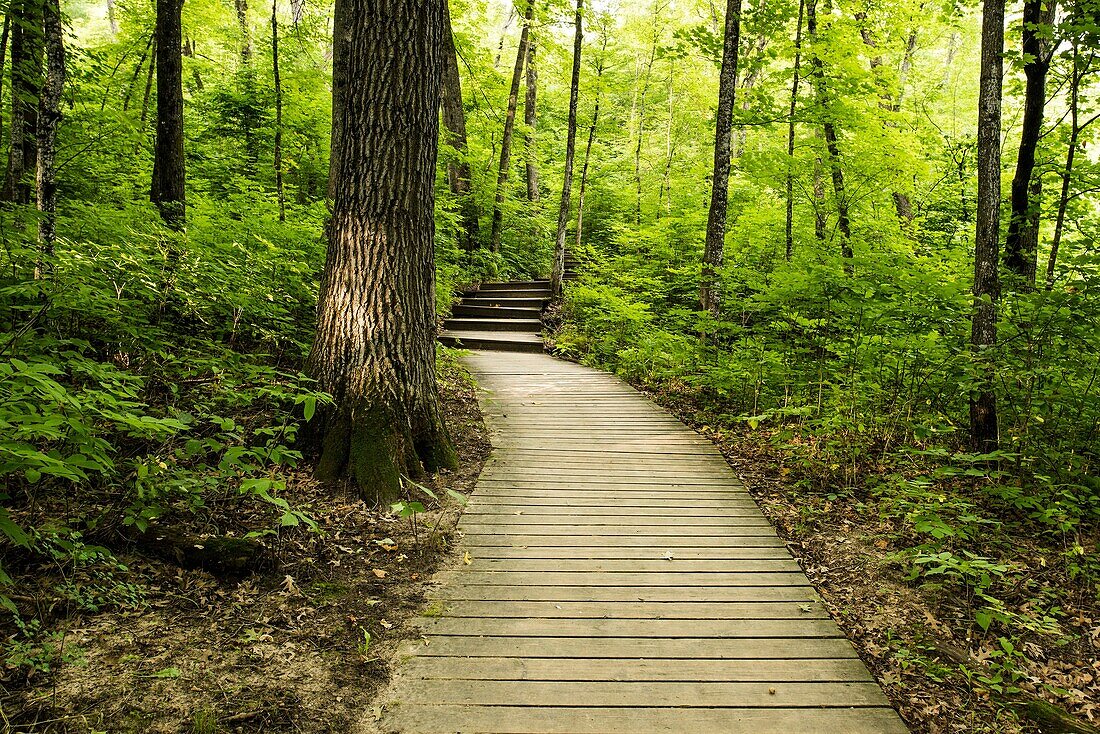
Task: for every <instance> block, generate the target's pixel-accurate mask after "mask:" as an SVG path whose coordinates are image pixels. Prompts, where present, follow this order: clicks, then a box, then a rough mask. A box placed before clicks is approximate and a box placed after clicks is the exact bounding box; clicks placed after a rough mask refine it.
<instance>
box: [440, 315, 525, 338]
mask: <svg viewBox="0 0 1100 734" xmlns="http://www.w3.org/2000/svg"><path fill="white" fill-rule="evenodd" d="M443 328H444V329H446V330H447V331H514V332H518V333H521V334H537V333H539V332H540V331H542V322H541V321H539V320H538V319H464V318H457V319H447V320H446V321H445V322H444V323H443Z"/></svg>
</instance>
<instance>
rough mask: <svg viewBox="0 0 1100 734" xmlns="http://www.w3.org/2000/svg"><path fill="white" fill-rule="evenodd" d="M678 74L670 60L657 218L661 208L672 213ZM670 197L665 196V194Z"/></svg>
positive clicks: (674, 64) (673, 62)
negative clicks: (663, 153)
mask: <svg viewBox="0 0 1100 734" xmlns="http://www.w3.org/2000/svg"><path fill="white" fill-rule="evenodd" d="M675 74H676V63H675V61H671V60H670V61H669V65H668V117H667V118H666V120H665V170H664V173H663V174H662V175H661V190H660V192H659V193H658V194H657V219H660V218H661V210H662V209H665V211H666V212H667V213H668V214H672V158H673V153H674V152H675V150H676V146H674V145H673V143H672V123H673V121H674V119H675V114H674V113H675V107H676V91H675V86H674V84H673V82H674V77H675ZM666 194H667V195H668V198H667V199H666V198H665V195H666Z"/></svg>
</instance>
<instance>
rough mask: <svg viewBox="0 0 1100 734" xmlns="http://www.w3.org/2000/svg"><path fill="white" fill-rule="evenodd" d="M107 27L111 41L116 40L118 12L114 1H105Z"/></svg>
mask: <svg viewBox="0 0 1100 734" xmlns="http://www.w3.org/2000/svg"><path fill="white" fill-rule="evenodd" d="M107 26H108V28H110V30H111V40H112V41H114V40H115V39H117V38H118V11H117V9H116V8H115V0H107Z"/></svg>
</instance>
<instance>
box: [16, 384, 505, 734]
mask: <svg viewBox="0 0 1100 734" xmlns="http://www.w3.org/2000/svg"><path fill="white" fill-rule="evenodd" d="M441 367H442V373H441V375H440V380H441V383H440V386H441V390H442V393H443V399H444V404H445V411H446V418H447V423H448V426H449V428H450V431H451V436H452V438H453V439H454V441H455V448H456V450H457V452H458V456H459V459H460V462H461V463H460V466H459V468H458V469H457V470H456V471H453V472H449V471H448V472H442V473H440V474H439V475H437V476H434V477H431V478H428V479H425V480H424V481H423V483H424V484H425V485H426V486H428V487H430V488H431V489H432V490H433V491H434V494H436V495H437V496H439V497H440V498H441V500H443V499H444V498H446V497H447V494H446V492H445V490H446V489H451V490H455V491H457V492H460V493H462V494H468V493H469V492H471V491H472V490H473V488H474V485H475V483H476V480H477V476H478V474H479V473H480V471H481V466H482V464H483V463H484V461H485V459H486V458H487V457H488V455H489V449H490V446H489V442H488V438H487V434H486V431H485V427H484V424H483V422H482V418H481V413H480V411H479V410H478V406H477V400H476V389H475V386H474V383H473V381H472V379H471V378H470V376H469V375H468V374H467V373H466V372H465V371H463V370H462V369H461V368H458V367H456V366H455V365H454V364H447V363H444V364H443V365H441ZM417 492H418V490H416V489H415V488H411V489H410V494H413V495H415V499H416V500H417V501H421V502H423V503H424V504H425V505H427V506H428V508H427V511H426V512H424V513H422V514H420V515H419V516H418V517H416V518H415V519H416V524H415V526H414V524H413V523H412V521H411V520H410V519H409V518H398V517H395V516H394V515H393V514H392V513H390V512H389V511H388V509H383V510H379V509H376V508H372V507H370V506H368V505H366V504H365V503H363V502H361V501H359V500H357V499H354V498H353V497H351V496H350V495H349V494H348V493H346V492H342V491H333V489H332V488H331V487H325V486H322V485H320V484H319V483H317V482H315V481H314V480H313V479H312V478H311V476H310V475H309V474H308V473H307V472H302V473H300V474H298V475H296V476H291V477H288V490H287V493H286V495H285V496H286V497H287V499H288V500H289V501H290V502H291V504H292V505H295V506H298V507H305V508H308V513H309V514H310V516H312V517H313V518H314V519H315V520H316V521H317V522H318V524H319V525H320V528H321V530H322V532H321V533H310V532H308V531H306V530H304V529H293V530H292V531H289V532H284V533H283V534H282V535H281V537H278V538H277V539H276V540H274V541H273V542H272V545H273V552H274V556H275V558H276V563H275V564H274V568H273V569H272V570H271V571H269V572H266V573H261V574H253V575H251V576H249V577H247V578H243V579H236V580H233V579H226V578H218V577H215V576H212V575H210V574H208V573H205V572H203V571H188V570H181V569H180V568H179V567H177V566H174V565H172V564H169V563H165V562H162V561H159V560H155V559H151V558H148V557H146V556H143V555H136V554H134V553H132V552H131V553H123V554H121V555H120V556H119V560H121V561H122V562H123V563H124V564H126V566H127V567H128V569H129V572H128V573H129V575H128V577H127V578H129V579H132V583H133V584H134V586H135V595H136V596H139V597H141V598H143V603H141V604H138V605H135V606H133V607H131V608H128V609H127V608H121V609H120V608H117V606H118V605H115V606H116V608H115V609H113V610H110V611H101V612H98V613H91V612H86V611H85V612H80V613H67V610H66V608H65V605H64V604H62V603H61V602H59V601H58V600H57V598H56V595H51V589H52V588H54V587H55V586H56V585H57V584H58V583H59V582H61V581H63V575H62V574H60V573H57V572H48V570H46V569H43V573H42V574H41V576H40V577H39V578H37V579H36V581H37V590H32V591H23V593H24V594H27V596H25V597H23V598H22V600H21V603H22V604H24V605H26V604H31V605H33V606H34V607H35V608H37V609H38V610H39V612H40V613H41V615H40V618H41V619H43V620H45V621H44V622H43V623H44V624H46V623H48V624H49V625H50V627H51V629H55V630H56V638H55V639H57V640H58V641H59V644H60V645H61V656H60V657H61V659H62V660H63V662H62V663H61V664H60V665H55V666H53V667H52V668H51V670H49V671H46V672H39V673H38V674H36V675H32V676H30V677H29V678H28V677H27V676H26V675H25V673H21V672H19V671H17V670H16V669H14V668H9V669H8V670H7V671H6V675H5V676H4V679H3V681H2V683H3V691H2V696H3V697H2V699H0V705H2V706H3V715H4V721H5V724H6V725H7V727H6V728H4V729H3V730H4V731H11V732H41V733H43V734H47V733H53V732H58V733H60V732H65V733H70V732H72V733H81V734H84V733H88V734H90V733H91V732H111V733H112V734H115V733H122V734H125V733H128V732H133V733H135V734H136V733H138V732H141V733H148V734H160V733H164V734H167V733H168V732H194V733H195V734H204V733H207V732H210V733H212V732H310V733H317V734H321V733H322V732H334V733H335V732H346V731H349V730H350V729H351V728H352V727H353V724H354V722H356V721H358V720H360V719H362V718H363V717H364V716H365V715H368V714H369V713H370V710H371V707H372V705H373V704H372V700H373V696H374V695H375V693H376V692H377V691H378V690H379V689H380V688H382V687H383V686H384V685H385V684H386V683H387V681H388V679H389V675H390V670H389V661H390V658H391V657H392V655H391V654H392V651H393V649H394V647H395V646H396V644H397V643H398V642H399V641H400V640H401V639H402V638H403V637H405V636H406V635H409V634H412V633H411V632H410V631H409V630H408V629H407V627H406V622H407V620H409V619H410V617H412V616H413V615H414V614H415V613H416V611H417V610H418V609H419V608H420V606H421V605H422V604H423V602H424V592H425V583H426V581H427V580H428V579H429V578H430V577H431V575H432V573H433V572H434V571H435V570H436V568H438V567H439V566H440V564H441V563H443V562H445V560H446V559H447V557H448V554H449V553H450V552H451V548H452V542H451V541H452V537H451V536H452V534H453V529H454V527H455V525H456V523H457V521H458V517H459V515H460V513H461V504H460V503H459V502H457V501H454V500H446V501H442V502H441V503H440V504H436V503H433V502H432V501H431V500H430V499H429V498H427V497H426V495H424V494H423V493H419V494H416V493H417ZM411 498H412V497H411ZM192 530H199V529H198V528H193V529H192Z"/></svg>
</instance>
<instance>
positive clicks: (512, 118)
mask: <svg viewBox="0 0 1100 734" xmlns="http://www.w3.org/2000/svg"><path fill="white" fill-rule="evenodd" d="M534 11H535V0H528V2H527V10H526V12H525V13H524V16H523V30H522V31H520V36H519V50H518V51H517V52H516V66H515V69H513V70H512V87H511V89H510V90H509V92H508V110H507V112H506V113H505V115H504V134H503V136H502V137H501V140H500V168H499V169H498V171H497V193H496V199H495V200H494V202H493V227H492V230H491V232H490V235H489V249H490V250H492V251H493V252H498V251H499V250H500V238H501V234H502V233H503V231H504V199H505V197H506V196H507V193H508V192H507V187H508V169H509V167H510V166H511V164H512V134H513V132H514V131H515V127H516V106H517V105H518V104H519V82H520V79H521V78H522V77H523V62H524V60H525V59H526V58H527V38H528V34H529V33H530V32H531V18H532V16H533V14H534Z"/></svg>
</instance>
